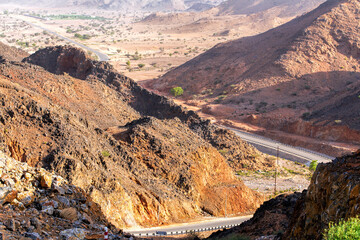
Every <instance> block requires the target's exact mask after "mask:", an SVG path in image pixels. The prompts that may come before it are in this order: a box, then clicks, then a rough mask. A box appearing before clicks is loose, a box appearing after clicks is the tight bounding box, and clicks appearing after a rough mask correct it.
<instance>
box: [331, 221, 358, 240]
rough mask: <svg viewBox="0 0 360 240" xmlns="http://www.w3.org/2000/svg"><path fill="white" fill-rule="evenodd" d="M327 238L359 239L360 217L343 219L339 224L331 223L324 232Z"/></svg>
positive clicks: (336, 239)
mask: <svg viewBox="0 0 360 240" xmlns="http://www.w3.org/2000/svg"><path fill="white" fill-rule="evenodd" d="M324 239H325V240H359V239H360V219H359V218H358V217H356V218H350V219H349V220H347V221H345V220H341V221H340V222H339V223H338V224H334V223H330V224H329V229H327V230H325V232H324Z"/></svg>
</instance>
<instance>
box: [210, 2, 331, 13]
mask: <svg viewBox="0 0 360 240" xmlns="http://www.w3.org/2000/svg"><path fill="white" fill-rule="evenodd" d="M323 2H325V0H320V1H319V0H307V1H306V0H300V1H299V0H290V1H289V0H276V1H267V0H261V1H254V0H227V1H225V2H223V3H221V4H220V5H219V6H218V7H217V8H218V9H219V12H218V14H219V15H238V14H254V13H259V12H263V11H268V10H270V9H277V8H279V9H281V14H279V17H285V16H287V17H290V16H294V15H301V14H302V13H304V12H307V11H309V10H310V9H314V8H316V7H318V6H319V4H321V3H323Z"/></svg>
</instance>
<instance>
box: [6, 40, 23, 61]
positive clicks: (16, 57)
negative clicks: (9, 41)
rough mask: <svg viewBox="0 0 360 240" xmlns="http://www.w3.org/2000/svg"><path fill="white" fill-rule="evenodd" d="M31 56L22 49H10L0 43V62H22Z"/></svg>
mask: <svg viewBox="0 0 360 240" xmlns="http://www.w3.org/2000/svg"><path fill="white" fill-rule="evenodd" d="M28 56H29V54H28V53H27V52H25V51H23V50H21V49H18V48H15V47H9V46H7V45H5V44H3V43H2V42H0V61H3V59H7V60H8V61H21V60H23V58H25V57H28Z"/></svg>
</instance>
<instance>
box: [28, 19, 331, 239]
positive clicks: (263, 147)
mask: <svg viewBox="0 0 360 240" xmlns="http://www.w3.org/2000/svg"><path fill="white" fill-rule="evenodd" d="M23 21H25V20H23ZM25 22H26V23H27V24H30V25H32V26H34V27H37V28H40V29H43V30H44V31H47V32H49V33H51V34H53V35H56V36H58V37H59V38H62V39H64V40H65V41H68V42H70V43H73V44H75V45H77V46H79V47H81V48H83V49H85V50H87V51H90V52H93V53H94V54H96V56H98V58H99V61H109V60H110V58H109V56H108V55H106V54H103V53H101V52H99V51H96V50H94V49H92V48H90V47H88V46H86V45H84V44H81V43H78V42H76V41H74V40H72V39H70V38H67V37H64V36H62V35H60V34H58V33H56V32H54V31H51V30H49V29H47V28H44V27H42V26H39V25H36V24H34V23H31V22H28V21H25ZM223 127H224V126H223ZM225 128H227V129H229V130H231V131H233V132H234V133H235V134H236V135H238V136H239V137H240V138H242V139H243V140H245V141H247V142H248V143H250V144H252V145H254V146H255V147H256V148H257V149H258V150H259V151H261V152H264V153H267V154H270V155H274V156H276V154H277V149H279V157H281V158H285V159H289V160H292V161H297V162H301V163H304V164H307V165H308V164H310V162H311V161H313V160H317V161H318V162H322V163H325V162H330V161H332V160H333V159H334V157H331V156H328V155H325V154H321V153H318V152H314V151H311V150H308V149H304V148H299V147H293V146H290V145H286V144H282V143H280V142H278V141H274V140H272V139H269V138H265V137H262V136H259V135H256V134H252V133H247V132H244V131H241V130H238V129H234V128H230V127H225ZM251 217H252V216H242V217H234V218H216V219H214V220H209V221H204V222H200V223H188V224H181V225H172V226H166V227H157V228H147V229H125V230H124V232H126V233H130V234H133V235H135V236H140V237H141V236H143V237H146V236H159V235H164V234H165V235H180V234H187V233H190V232H203V231H213V230H216V229H224V228H230V227H234V226H238V225H240V224H241V223H242V222H244V221H247V220H249V219H250V218H251Z"/></svg>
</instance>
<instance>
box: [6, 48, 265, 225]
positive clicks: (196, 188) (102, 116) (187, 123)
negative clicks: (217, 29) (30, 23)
mask: <svg viewBox="0 0 360 240" xmlns="http://www.w3.org/2000/svg"><path fill="white" fill-rule="evenodd" d="M28 62H32V63H37V64H42V65H43V66H44V67H45V68H46V69H48V70H50V71H52V72H53V73H56V74H57V75H55V74H53V73H50V72H48V71H46V70H45V69H44V68H42V67H39V66H36V65H33V64H30V63H28ZM0 75H1V78H0V81H1V84H0V102H1V105H2V106H3V107H2V108H1V109H0V143H1V149H2V150H4V151H5V152H7V153H8V154H9V155H11V156H12V157H14V158H15V159H17V160H19V161H22V162H27V163H28V164H30V165H32V166H43V167H45V168H47V169H49V170H53V171H55V172H57V173H58V174H60V175H61V176H63V177H64V178H66V179H67V180H68V181H69V182H70V183H72V184H74V185H76V186H77V187H80V188H82V189H83V190H84V191H85V192H86V194H88V195H89V196H90V197H91V199H92V201H94V202H95V203H97V204H99V205H100V206H101V211H102V213H103V214H104V215H105V216H107V218H108V220H109V221H110V222H111V223H113V224H114V225H115V226H117V227H125V226H127V227H129V226H137V225H143V226H153V225H157V224H163V223H171V222H181V221H186V220H188V219H192V218H196V217H201V216H204V215H208V214H210V215H214V216H221V215H223V214H224V211H225V209H224V204H223V203H224V201H225V200H224V194H223V193H224V191H227V192H228V196H229V197H228V203H229V204H228V205H227V206H228V208H227V212H228V213H245V212H248V211H253V210H255V209H256V207H257V206H258V205H259V204H260V203H261V201H262V197H261V196H260V195H259V194H258V193H256V192H254V191H252V190H250V189H248V188H247V187H246V186H245V185H244V184H243V183H242V182H241V181H239V180H237V179H236V177H235V176H234V174H233V171H234V170H233V169H231V168H230V167H229V164H228V163H227V161H226V159H225V158H224V156H222V155H221V154H220V153H219V151H218V150H220V149H223V148H225V149H226V150H227V154H226V158H227V160H228V162H229V163H231V161H232V162H234V164H233V165H240V166H241V165H242V160H241V159H245V163H246V162H248V161H250V162H252V163H253V164H254V165H255V166H256V165H257V166H260V165H261V166H263V165H264V164H265V165H266V164H268V165H269V163H268V162H266V161H264V160H262V159H261V158H258V157H252V156H256V155H258V152H257V151H256V150H254V149H253V148H252V147H250V146H248V145H247V144H245V143H244V142H242V141H241V140H240V139H239V138H237V137H236V136H235V135H234V134H232V133H230V132H228V131H226V130H222V129H218V128H217V127H215V126H213V125H211V124H210V123H209V122H208V121H204V120H202V119H200V118H199V117H198V116H197V115H196V114H195V113H193V112H186V111H184V110H183V109H182V108H181V107H179V106H177V105H175V104H174V103H172V102H170V101H169V100H168V99H166V98H164V97H161V96H158V95H155V94H152V93H150V92H148V91H147V90H145V89H143V88H141V87H139V86H138V85H137V84H136V83H135V82H133V81H132V80H131V79H128V78H126V77H124V76H122V75H120V74H119V73H117V72H115V71H114V70H113V69H112V67H111V66H110V65H108V64H106V63H99V62H93V61H90V60H89V59H88V58H87V57H86V55H85V53H84V52H82V51H80V50H78V49H73V48H70V47H54V48H47V49H44V50H40V51H39V52H37V53H35V54H34V55H32V56H30V57H29V58H27V59H25V61H24V62H22V63H21V62H9V61H6V60H5V61H3V62H2V63H1V64H0ZM256 162H257V163H258V164H256ZM158 219H159V222H158Z"/></svg>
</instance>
